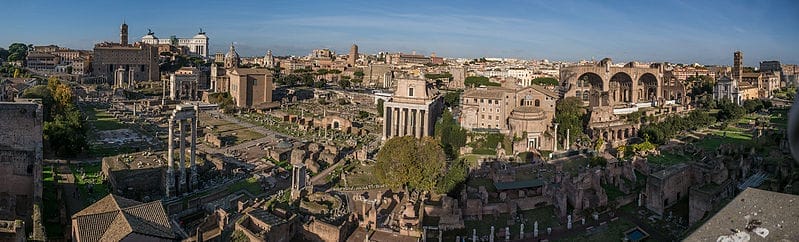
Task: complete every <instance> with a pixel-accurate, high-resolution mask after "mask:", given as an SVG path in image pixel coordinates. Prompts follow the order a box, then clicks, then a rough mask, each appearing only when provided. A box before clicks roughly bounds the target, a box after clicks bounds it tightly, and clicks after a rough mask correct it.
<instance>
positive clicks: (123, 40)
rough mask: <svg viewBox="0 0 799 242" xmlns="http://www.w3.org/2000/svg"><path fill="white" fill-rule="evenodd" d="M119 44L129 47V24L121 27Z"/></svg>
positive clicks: (123, 23) (123, 24)
mask: <svg viewBox="0 0 799 242" xmlns="http://www.w3.org/2000/svg"><path fill="white" fill-rule="evenodd" d="M119 44H121V45H128V24H126V23H125V22H122V26H120V27H119Z"/></svg>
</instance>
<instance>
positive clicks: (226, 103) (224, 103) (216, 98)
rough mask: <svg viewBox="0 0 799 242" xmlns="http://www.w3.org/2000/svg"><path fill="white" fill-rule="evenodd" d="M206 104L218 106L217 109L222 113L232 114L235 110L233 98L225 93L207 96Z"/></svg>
mask: <svg viewBox="0 0 799 242" xmlns="http://www.w3.org/2000/svg"><path fill="white" fill-rule="evenodd" d="M208 102H209V103H211V104H218V105H219V108H220V109H222V112H224V113H233V112H234V111H235V110H236V104H235V102H233V97H232V96H230V94H229V93H227V92H218V93H211V94H209V95H208Z"/></svg>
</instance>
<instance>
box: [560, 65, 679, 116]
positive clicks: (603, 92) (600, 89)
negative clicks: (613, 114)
mask: <svg viewBox="0 0 799 242" xmlns="http://www.w3.org/2000/svg"><path fill="white" fill-rule="evenodd" d="M663 73H664V72H663V68H662V65H658V64H653V65H650V66H642V65H640V64H638V63H636V62H630V63H628V64H627V65H625V66H624V67H616V66H613V63H612V61H611V60H610V58H605V59H603V60H602V61H600V62H599V63H597V64H594V65H579V66H571V67H564V68H561V70H560V80H561V94H562V95H563V96H564V97H571V96H573V97H579V98H580V99H582V100H583V101H584V102H585V103H586V104H589V105H590V106H592V107H594V106H613V105H615V104H622V103H638V102H658V101H660V100H661V99H663V98H667V97H664V95H663V91H662V89H663V87H662V86H663ZM603 96H607V98H606V99H603V98H602V97H603ZM682 96H685V95H684V94H683V95H682Z"/></svg>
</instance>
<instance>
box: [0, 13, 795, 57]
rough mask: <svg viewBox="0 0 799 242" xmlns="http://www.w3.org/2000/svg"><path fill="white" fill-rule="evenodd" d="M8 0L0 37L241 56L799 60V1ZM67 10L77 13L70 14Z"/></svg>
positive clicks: (2, 43)
mask: <svg viewBox="0 0 799 242" xmlns="http://www.w3.org/2000/svg"><path fill="white" fill-rule="evenodd" d="M4 5H6V6H7V9H13V10H14V11H8V12H7V13H6V14H4V15H2V16H0V20H3V22H5V23H6V24H5V25H2V27H0V32H2V33H4V34H3V35H1V36H0V47H2V48H7V47H8V45H10V44H11V43H14V42H23V43H27V44H34V45H47V44H56V45H59V46H63V47H68V48H74V49H91V48H92V46H93V45H94V44H95V43H99V42H104V41H111V42H118V40H119V25H120V24H121V23H122V22H123V21H124V22H126V23H127V24H128V25H129V33H130V36H129V39H130V41H131V42H133V41H139V40H140V39H141V37H142V36H144V35H145V34H146V33H147V29H151V30H152V31H153V32H155V34H156V36H158V37H159V38H168V37H169V36H172V35H176V36H178V37H191V36H193V35H194V34H196V33H197V32H198V31H199V28H202V29H203V30H204V31H205V32H206V33H207V35H208V36H209V38H210V46H209V48H210V52H211V53H214V52H217V51H219V52H223V53H224V52H226V51H227V49H228V46H229V45H230V43H231V42H233V43H236V50H237V51H238V52H239V54H241V55H242V56H263V55H264V54H265V53H266V51H267V50H269V49H271V50H272V52H273V53H274V54H275V55H279V56H282V55H295V56H304V55H307V54H308V53H309V52H310V51H311V50H312V49H319V48H329V49H331V50H334V51H336V52H337V53H339V54H342V53H346V52H347V51H349V47H350V45H351V44H352V43H356V44H358V46H359V47H360V51H361V52H362V53H371V54H374V53H377V52H379V51H388V52H405V53H411V52H412V51H416V52H417V53H419V54H425V55H430V54H431V53H432V52H435V53H436V54H437V55H438V56H442V57H451V58H460V57H462V58H480V57H497V58H516V59H538V60H540V59H548V60H553V61H557V60H563V61H578V60H590V59H596V60H599V59H602V58H605V57H610V58H612V59H613V60H614V61H615V62H628V61H641V62H673V63H684V64H691V63H701V64H705V65H731V64H732V53H733V52H734V51H736V50H741V51H743V53H744V61H745V64H746V65H747V66H757V64H758V63H759V62H760V61H765V60H779V61H781V62H783V63H799V49H797V48H793V46H794V41H795V40H797V39H799V30H797V28H796V27H797V26H799V24H798V23H799V15H797V13H799V3H798V2H792V1H770V2H746V1H735V2H714V1H707V2H704V1H703V2H685V1H663V2H643V3H642V2H631V3H616V2H613V3H604V2H603V3H597V2H588V1H585V2H583V1H564V2H516V1H511V2H482V1H476V2H473V1H463V2H457V3H452V2H422V1H407V2H401V3H394V2H377V1H369V2H364V3H358V2H352V1H343V2H291V1H286V2H283V1H279V2H266V3H264V2H258V1H241V2H235V3H227V2H216V1H194V2H190V3H186V2H183V3H181V2H155V1H140V2H137V3H136V4H130V3H128V2H120V3H117V2H102V1H88V2H51V1H24V2H23V1H19V2H8V3H5V4H4ZM65 13H80V14H83V15H76V14H65Z"/></svg>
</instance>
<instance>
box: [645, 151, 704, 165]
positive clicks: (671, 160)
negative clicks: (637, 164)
mask: <svg viewBox="0 0 799 242" xmlns="http://www.w3.org/2000/svg"><path fill="white" fill-rule="evenodd" d="M646 159H647V163H649V164H654V165H661V166H672V165H676V164H680V163H687V162H691V161H693V160H692V159H691V158H690V157H685V156H682V155H678V154H672V153H667V152H663V153H661V154H660V155H650V156H647V158H646Z"/></svg>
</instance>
